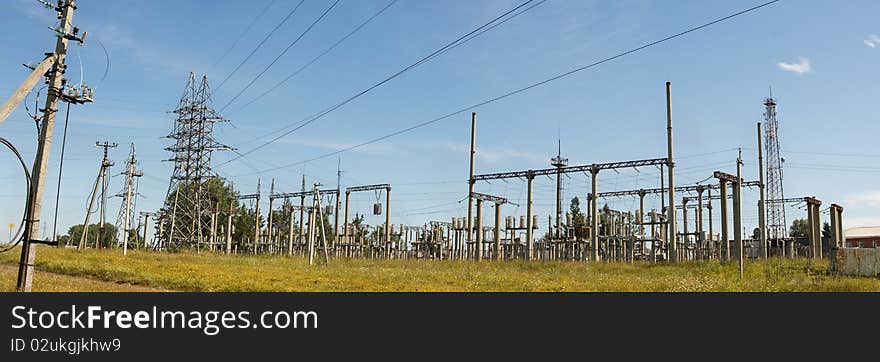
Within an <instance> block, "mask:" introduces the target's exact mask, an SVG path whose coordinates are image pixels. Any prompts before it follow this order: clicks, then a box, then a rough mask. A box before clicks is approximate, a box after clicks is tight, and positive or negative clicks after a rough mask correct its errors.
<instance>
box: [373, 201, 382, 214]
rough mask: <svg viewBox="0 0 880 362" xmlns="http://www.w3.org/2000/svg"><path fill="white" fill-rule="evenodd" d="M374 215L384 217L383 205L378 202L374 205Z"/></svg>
mask: <svg viewBox="0 0 880 362" xmlns="http://www.w3.org/2000/svg"><path fill="white" fill-rule="evenodd" d="M373 215H382V204H380V203H378V202H377V203H375V204H373Z"/></svg>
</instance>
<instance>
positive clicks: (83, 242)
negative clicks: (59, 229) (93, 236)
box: [76, 166, 103, 250]
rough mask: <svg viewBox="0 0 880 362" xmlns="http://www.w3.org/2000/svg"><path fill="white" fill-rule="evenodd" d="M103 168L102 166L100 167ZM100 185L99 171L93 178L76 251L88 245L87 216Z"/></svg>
mask: <svg viewBox="0 0 880 362" xmlns="http://www.w3.org/2000/svg"><path fill="white" fill-rule="evenodd" d="M101 167H102V168H103V166H101ZM100 184H101V171H98V177H96V178H95V189H94V190H92V197H91V198H89V208H88V209H86V220H85V221H84V222H83V231H82V235H80V237H79V245H77V246H76V248H77V250H83V249H84V248H85V247H86V246H88V245H86V243H88V240H89V238H88V235H89V215H91V214H92V207H94V206H95V199H96V198H98V185H100Z"/></svg>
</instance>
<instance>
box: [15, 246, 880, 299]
mask: <svg viewBox="0 0 880 362" xmlns="http://www.w3.org/2000/svg"><path fill="white" fill-rule="evenodd" d="M18 255H19V254H18V253H17V252H8V253H2V254H0V266H4V265H5V266H13V265H15V263H16V262H17V258H18ZM37 270H38V273H37V274H36V275H37V278H35V280H34V285H35V289H40V288H43V290H52V288H51V287H49V286H46V285H41V284H44V283H53V282H55V281H53V280H52V279H41V277H40V275H41V272H43V273H45V272H49V273H53V274H63V275H68V276H73V277H78V278H85V279H87V280H91V281H104V282H110V283H115V285H120V284H118V283H124V284H122V285H127V286H131V287H136V286H139V287H149V288H157V289H167V290H180V291H880V279H877V278H859V277H845V276H837V275H832V274H829V273H828V272H827V263H825V262H812V263H811V262H810V261H808V260H789V259H771V260H768V261H750V262H748V263H747V264H746V268H745V278H743V279H742V280H740V278H739V268H738V266H737V265H736V263H730V264H721V263H718V262H705V263H682V264H677V265H665V264H655V265H651V264H641V263H637V264H623V263H578V262H533V263H525V262H490V261H486V262H481V263H476V262H460V261H426V260H363V259H331V261H330V265H315V266H309V265H308V263H307V261H306V260H305V259H304V258H298V257H294V258H287V257H273V256H224V255H217V254H211V253H202V254H195V253H177V254H169V253H153V252H141V251H130V252H129V254H128V256H127V257H123V256H122V253H121V251H119V250H87V251H75V250H65V249H56V248H49V247H39V248H38V252H37ZM3 277H4V279H6V278H11V279H12V280H13V283H14V274H13V275H11V276H9V277H7V276H5V274H4V276H3ZM7 284H10V283H9V282H8V281H6V280H4V284H0V286H2V287H3V288H4V289H5V288H6V286H7ZM95 287H96V286H92V285H89V284H87V283H86V284H82V285H81V288H82V289H76V288H80V286H76V285H73V284H69V285H68V286H67V287H65V288H61V290H74V289H75V290H93V289H91V288H95Z"/></svg>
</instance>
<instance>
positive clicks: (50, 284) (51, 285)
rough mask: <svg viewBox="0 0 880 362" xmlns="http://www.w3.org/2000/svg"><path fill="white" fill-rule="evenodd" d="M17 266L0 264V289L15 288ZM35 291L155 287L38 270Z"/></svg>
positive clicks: (115, 289) (135, 289) (124, 290)
mask: <svg viewBox="0 0 880 362" xmlns="http://www.w3.org/2000/svg"><path fill="white" fill-rule="evenodd" d="M17 276H18V266H17V265H10V264H5V263H4V264H0V291H4V292H9V291H13V290H15V281H16V277H17ZM34 291H35V292H77V291H88V292H150V291H157V289H154V288H149V287H144V286H138V285H131V284H126V283H116V282H108V281H103V280H95V279H90V278H83V277H75V276H69V275H62V274H55V273H48V272H39V273H36V275H34Z"/></svg>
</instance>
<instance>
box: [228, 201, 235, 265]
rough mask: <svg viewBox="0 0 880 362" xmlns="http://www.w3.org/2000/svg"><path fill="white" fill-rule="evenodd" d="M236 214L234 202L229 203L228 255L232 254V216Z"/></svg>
mask: <svg viewBox="0 0 880 362" xmlns="http://www.w3.org/2000/svg"><path fill="white" fill-rule="evenodd" d="M234 213H235V208H234V207H233V204H232V201H231V200H230V201H229V214H228V215H226V255H229V254H232V215H233V214H234Z"/></svg>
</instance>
